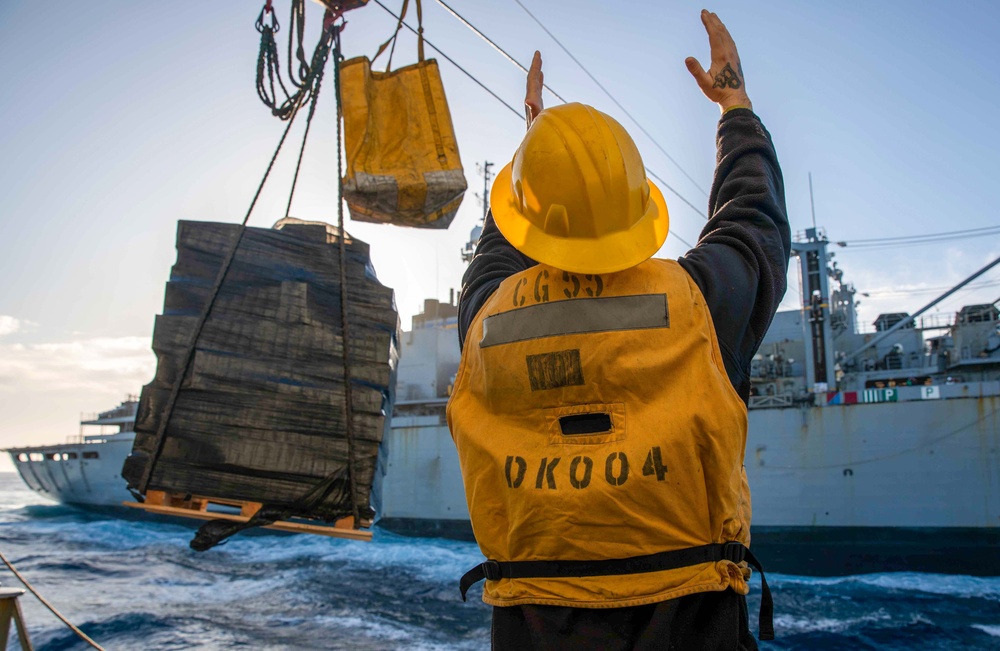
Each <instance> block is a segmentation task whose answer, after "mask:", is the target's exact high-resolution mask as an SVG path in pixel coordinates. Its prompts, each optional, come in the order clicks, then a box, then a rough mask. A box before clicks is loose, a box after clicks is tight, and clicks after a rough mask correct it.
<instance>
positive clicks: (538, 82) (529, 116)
mask: <svg viewBox="0 0 1000 651" xmlns="http://www.w3.org/2000/svg"><path fill="white" fill-rule="evenodd" d="M543 82H544V76H543V75H542V53H541V52H539V51H538V50H535V56H534V58H532V59H531V67H530V68H529V69H528V87H527V90H525V93H524V117H525V119H526V120H527V122H528V126H529V127H530V126H531V122H532V121H533V120H534V119H535V118H536V117H538V114H539V113H541V112H542V108H543V106H542V83H543Z"/></svg>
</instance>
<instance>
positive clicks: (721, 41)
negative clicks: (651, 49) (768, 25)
mask: <svg viewBox="0 0 1000 651" xmlns="http://www.w3.org/2000/svg"><path fill="white" fill-rule="evenodd" d="M701 22H702V23H704V24H705V31H706V32H708V44H709V46H710V47H711V48H712V65H711V67H710V68H709V70H708V72H705V69H704V68H702V67H701V64H700V63H698V60H697V59H695V58H694V57H688V58H687V59H685V60H684V63H685V64H687V69H688V71H689V72H690V73H691V75H692V76H693V77H694V79H695V81H697V82H698V86H700V87H701V91H702V92H703V93H705V97H707V98H708V99H710V100H712V101H713V102H715V103H716V104H718V105H719V106H720V107H721V108H722V110H723V112H725V111H726V110H728V109H731V108H736V107H743V108H749V109H752V108H753V105H752V104H751V103H750V97H749V96H748V95H747V91H746V81H745V79H744V77H743V66H741V65H740V54H739V52H737V51H736V43H735V42H734V41H733V37H732V36H730V35H729V30H728V29H726V26H725V25H723V24H722V21H721V20H719V17H718V16H716V15H715V14H713V13H712V12H710V11H708V10H707V9H702V11H701Z"/></svg>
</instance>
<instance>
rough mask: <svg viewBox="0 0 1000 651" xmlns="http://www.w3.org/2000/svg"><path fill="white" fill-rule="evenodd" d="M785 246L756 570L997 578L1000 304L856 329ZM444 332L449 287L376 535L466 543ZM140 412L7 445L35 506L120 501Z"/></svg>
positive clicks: (394, 426) (760, 451)
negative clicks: (785, 300)
mask: <svg viewBox="0 0 1000 651" xmlns="http://www.w3.org/2000/svg"><path fill="white" fill-rule="evenodd" d="M472 236H473V237H472V240H473V241H474V240H476V239H478V229H476V230H474V231H473V233H472ZM797 240H798V241H797V242H795V243H794V244H793V249H794V252H795V256H796V257H797V260H798V264H799V265H800V271H801V278H802V283H801V287H802V296H801V299H802V307H801V309H795V310H790V311H784V312H779V313H778V314H777V315H776V316H775V319H774V321H773V323H772V324H771V327H770V329H769V331H768V332H767V334H766V336H765V338H764V342H763V344H762V345H761V347H760V350H759V351H758V354H757V356H756V357H755V359H754V361H753V365H752V368H751V375H752V378H751V379H752V390H751V396H750V400H749V422H750V426H749V434H748V442H747V451H746V460H745V465H746V469H747V475H748V477H749V481H750V487H751V491H752V497H753V514H754V515H753V523H754V525H753V528H752V545H753V547H754V549H755V553H756V554H757V556H758V557H759V558H761V559H762V560H763V561H764V562H765V563H766V566H767V568H768V570H770V571H777V572H786V573H794V574H809V575H846V574H856V573H862V572H874V571H879V572H884V571H924V572H945V573H953V574H972V575H1000V558H998V556H997V554H996V553H995V552H996V550H997V549H1000V414H998V408H1000V311H998V309H997V307H996V305H995V304H975V305H966V306H964V307H962V308H961V309H960V310H959V311H958V312H957V313H956V314H955V315H954V318H950V319H941V318H940V315H933V316H931V317H920V316H919V315H918V314H914V315H910V314H907V313H904V312H900V313H888V314H881V315H879V317H878V318H877V319H876V321H875V323H874V326H875V331H874V332H862V329H861V328H860V324H859V323H858V317H857V310H856V301H855V295H856V294H857V290H856V289H855V288H854V286H853V285H852V284H850V283H848V282H845V280H844V275H843V272H842V270H840V269H839V268H837V267H836V265H831V264H830V263H829V259H830V258H829V256H828V253H827V248H828V245H829V241H828V240H827V238H826V236H825V234H824V233H823V232H822V231H821V230H817V229H810V230H808V231H806V232H805V234H804V235H802V236H800V237H798V238H797ZM471 252H472V246H471V242H470V246H467V247H466V250H465V251H463V254H464V255H465V256H466V257H470V256H471ZM949 293H950V292H949ZM457 328H458V308H457V305H456V301H455V296H454V294H453V293H452V295H451V297H450V298H449V300H448V302H447V303H445V302H443V301H438V300H434V299H428V300H426V301H425V303H424V310H423V313H422V314H419V315H416V316H414V317H413V320H412V324H411V328H410V329H409V331H408V332H404V333H403V337H402V341H401V342H400V348H401V351H400V362H399V367H398V380H397V387H396V401H395V407H394V412H393V415H392V421H391V427H390V429H389V433H388V435H387V436H386V437H385V438H384V439H383V441H382V444H381V447H380V450H379V457H378V470H377V472H376V477H375V482H374V486H373V504H374V506H375V508H376V511H377V513H378V517H379V519H378V524H379V525H380V526H381V527H383V528H384V529H387V530H390V531H393V532H397V533H402V534H406V535H414V536H442V537H452V538H464V539H471V538H472V529H471V526H470V524H469V516H468V510H467V507H466V503H465V494H464V490H463V486H462V477H461V472H460V469H459V464H458V456H457V454H456V452H455V446H454V444H453V442H452V440H451V435H450V433H449V431H448V427H447V425H446V422H445V407H446V405H447V401H448V396H449V393H450V390H451V385H452V382H453V381H454V377H455V373H456V372H457V369H458V363H459V359H460V351H459V348H458V334H457ZM135 407H136V403H135V401H134V399H131V398H130V399H129V400H127V401H125V402H123V403H122V404H121V405H120V406H119V407H116V408H115V409H112V410H110V411H107V412H102V413H100V414H97V415H96V416H94V417H88V418H86V419H84V420H83V421H82V422H81V425H82V426H104V427H107V426H111V427H117V428H118V430H119V431H117V432H114V433H111V434H97V435H87V436H81V437H80V438H79V440H76V441H73V442H71V443H67V444H63V445H50V446H44V447H30V448H28V447H25V448H15V449H11V450H8V452H9V453H10V455H11V457H12V459H13V460H14V462H15V465H16V467H17V469H18V472H19V473H20V474H21V477H22V478H23V479H24V481H25V483H26V484H27V485H28V486H30V487H31V488H32V489H34V490H35V491H37V492H39V493H41V494H43V495H46V496H48V497H51V498H52V499H55V500H57V501H61V502H66V503H71V504H80V505H85V506H115V505H120V504H121V502H122V501H128V500H131V499H132V497H131V495H130V494H129V493H128V491H127V489H126V485H125V481H124V480H123V479H122V478H121V468H122V463H123V462H124V459H125V457H126V456H127V454H128V452H129V450H130V448H131V446H132V438H133V433H132V432H131V429H132V422H133V420H134V418H135ZM623 526H627V523H623Z"/></svg>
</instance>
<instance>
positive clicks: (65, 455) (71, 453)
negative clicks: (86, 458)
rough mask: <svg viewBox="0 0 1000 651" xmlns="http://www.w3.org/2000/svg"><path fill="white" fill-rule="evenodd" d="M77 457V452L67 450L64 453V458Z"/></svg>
mask: <svg viewBox="0 0 1000 651" xmlns="http://www.w3.org/2000/svg"><path fill="white" fill-rule="evenodd" d="M76 457H77V454H76V452H67V453H66V454H64V455H63V459H75V458H76Z"/></svg>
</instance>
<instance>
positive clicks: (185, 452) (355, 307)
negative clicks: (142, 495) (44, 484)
mask: <svg viewBox="0 0 1000 651" xmlns="http://www.w3.org/2000/svg"><path fill="white" fill-rule="evenodd" d="M279 226H280V230H270V229H261V228H246V230H245V232H244V233H243V236H242V239H241V241H240V243H239V246H238V248H237V250H236V252H235V255H234V257H233V261H232V264H231V266H230V268H229V270H228V272H227V273H226V275H225V279H224V281H223V282H222V284H221V286H220V288H219V292H218V295H217V297H216V299H215V302H214V304H213V305H212V309H211V311H210V313H209V315H208V317H207V319H206V320H205V323H204V326H203V327H202V330H201V332H200V333H199V335H198V339H197V343H196V346H195V349H194V355H193V357H192V359H191V363H190V366H189V368H188V371H187V373H186V374H185V376H184V378H183V382H182V384H181V387H180V391H179V394H178V395H177V398H176V402H175V404H174V405H173V409H172V410H170V409H168V407H169V404H168V403H169V399H170V394H171V390H172V389H173V387H174V384H175V383H176V382H177V381H178V380H179V377H178V376H179V375H180V374H181V373H183V371H184V368H183V366H184V363H185V354H186V353H187V350H188V347H189V345H190V341H191V338H192V336H193V335H194V333H195V329H196V328H197V325H198V322H199V320H200V315H201V314H202V311H203V310H204V308H205V303H206V301H207V300H209V297H210V295H211V290H212V289H213V286H214V285H215V283H216V280H217V277H218V275H219V271H220V268H221V266H222V264H223V263H224V261H225V258H226V255H227V253H228V251H229V249H230V248H231V247H232V246H233V243H234V240H235V239H236V238H238V237H239V235H240V229H241V226H239V225H235V224H234V225H230V224H214V223H200V222H183V221H182V222H180V223H179V225H178V234H177V263H176V264H175V265H174V267H173V270H172V272H171V276H170V281H169V282H168V283H167V290H166V297H165V300H164V309H163V314H162V315H161V316H158V317H157V318H156V326H155V331H154V334H153V350H154V352H155V353H156V355H157V359H158V364H157V372H156V377H155V379H154V380H153V382H151V383H150V384H148V385H146V386H145V387H144V388H143V391H142V396H141V398H140V404H139V412H138V415H137V418H136V425H135V430H136V439H135V443H134V447H133V452H132V456H131V457H129V459H128V461H127V462H126V465H125V469H124V471H123V475H124V476H125V478H126V479H127V480H128V481H129V484H130V486H131V487H134V488H139V489H141V490H143V491H147V490H164V491H168V492H170V493H175V494H176V493H180V494H192V495H199V496H208V497H213V498H218V499H223V498H224V499H228V500H242V501H249V502H260V503H263V504H264V507H263V508H262V509H261V510H260V511H259V512H258V514H257V515H256V516H255V517H254V518H252V519H251V521H250V522H249V523H246V524H242V523H232V522H228V521H222V520H220V521H213V522H211V523H209V524H208V525H206V526H205V527H203V529H202V531H201V532H199V536H198V537H197V538H196V539H195V540H194V541H192V547H195V548H196V549H207V548H208V547H211V546H212V545H214V544H216V543H217V542H218V541H219V540H221V539H222V538H224V537H226V536H228V535H232V534H233V533H236V532H237V531H239V530H241V529H243V528H246V527H247V526H261V525H264V524H269V523H270V522H273V521H275V520H286V519H289V518H309V519H318V520H323V521H333V520H336V519H339V518H342V517H346V516H352V515H354V516H356V517H359V519H360V520H361V521H364V520H370V518H371V517H372V510H371V507H370V504H369V495H370V490H371V484H372V480H373V476H374V472H375V465H376V460H377V454H378V447H379V443H380V442H381V440H382V436H383V435H384V433H385V431H386V430H387V428H388V418H387V415H388V414H391V406H392V394H393V385H394V380H395V378H394V374H395V368H396V360H397V352H396V351H397V342H398V336H399V334H398V333H399V318H398V315H397V312H396V309H395V305H394V301H393V293H392V290H391V289H389V288H387V287H385V286H383V285H382V284H381V283H379V282H378V280H377V279H376V277H375V274H374V271H373V269H372V267H371V261H370V258H369V250H368V245H367V244H365V243H363V242H360V241H358V240H356V239H353V238H351V237H350V236H347V237H346V238H345V242H344V251H345V255H344V262H345V271H346V278H345V279H344V280H343V281H342V280H341V275H340V255H341V254H340V246H339V237H337V235H336V233H337V230H336V229H335V228H333V227H330V226H327V225H325V224H311V223H302V222H297V221H296V220H283V222H282V223H281V224H280V225H279ZM345 286H346V293H347V300H346V306H345V307H346V311H347V314H346V317H347V321H348V322H349V323H350V328H351V334H350V338H349V339H348V342H349V343H348V346H347V350H346V361H347V363H348V365H349V368H350V382H349V384H345V372H344V367H345V364H344V362H345V359H344V355H345V348H344V337H343V326H344V322H343V320H342V319H343V316H344V315H342V313H341V295H342V290H343V289H344V287H345ZM348 388H349V391H348V390H347V389H348ZM348 397H349V398H350V405H349V409H348V408H347V403H346V402H345V401H346V399H347V398H348ZM345 412H349V413H350V418H351V425H352V427H351V429H352V430H353V438H354V441H353V447H354V454H353V463H352V459H351V457H352V455H351V454H350V447H351V446H350V445H349V441H348V435H347V432H348V425H347V416H346V414H345ZM164 418H169V422H168V423H167V425H166V428H165V431H164V432H163V435H162V438H161V437H158V436H157V434H158V432H159V431H160V428H161V426H162V425H163V423H162V422H161V421H162V420H163V419H164ZM352 466H353V468H352ZM352 470H353V473H352V472H351V471H352ZM351 474H353V475H354V477H353V490H352V481H351V477H350V475H351ZM146 476H148V482H147V483H146V485H143V481H142V480H143V477H146ZM359 524H360V523H359V522H358V521H357V520H356V526H358V525H359Z"/></svg>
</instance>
